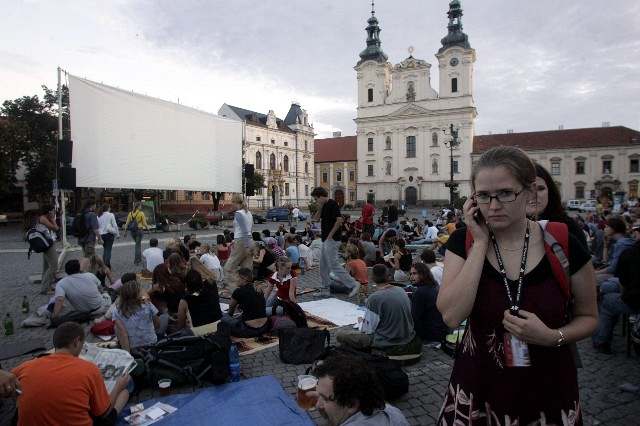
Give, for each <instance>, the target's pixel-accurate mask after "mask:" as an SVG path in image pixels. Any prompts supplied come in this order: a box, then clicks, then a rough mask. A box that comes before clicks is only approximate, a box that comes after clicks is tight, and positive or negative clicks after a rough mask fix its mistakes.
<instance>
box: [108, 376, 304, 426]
mask: <svg viewBox="0 0 640 426" xmlns="http://www.w3.org/2000/svg"><path fill="white" fill-rule="evenodd" d="M156 402H163V403H165V404H169V405H172V406H174V407H176V408H177V409H178V411H176V412H175V413H173V414H170V415H169V416H167V417H166V418H164V419H162V420H160V421H159V422H157V423H154V424H155V425H159V426H168V425H176V426H186V425H190V426H191V425H225V426H227V425H228V426H233V425H252V426H258V425H265V426H274V425H313V424H314V423H313V422H312V421H311V419H310V418H309V416H308V415H307V413H306V412H305V411H304V410H302V409H301V408H300V407H298V405H297V404H296V402H295V401H294V400H293V398H291V396H290V395H288V394H287V393H286V392H285V391H284V389H282V386H281V385H280V383H279V382H278V380H277V379H276V378H275V377H273V376H264V377H257V378H255V379H248V380H242V381H240V382H237V383H228V384H226V385H222V386H213V387H209V388H205V389H200V390H198V391H197V392H194V393H190V394H180V395H170V396H167V397H164V398H158V399H151V400H147V401H144V407H145V408H148V407H150V406H152V405H153V404H155V403H156ZM129 414H130V413H129V409H128V408H126V409H124V410H123V412H122V414H121V415H120V418H119V419H118V425H122V426H125V425H127V422H125V421H124V417H125V416H128V415H129Z"/></svg>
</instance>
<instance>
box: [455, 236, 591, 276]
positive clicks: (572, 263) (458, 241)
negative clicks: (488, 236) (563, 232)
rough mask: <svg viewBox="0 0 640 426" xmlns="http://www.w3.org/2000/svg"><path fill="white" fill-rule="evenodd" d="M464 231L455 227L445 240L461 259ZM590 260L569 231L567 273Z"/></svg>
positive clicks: (463, 248)
mask: <svg viewBox="0 0 640 426" xmlns="http://www.w3.org/2000/svg"><path fill="white" fill-rule="evenodd" d="M466 232H467V228H466V227H465V228H461V229H456V230H455V231H454V233H453V234H451V237H449V240H448V241H447V250H449V251H450V252H452V253H455V254H457V255H458V256H460V257H461V258H463V259H466V258H467V253H466V251H465V246H464V245H465V238H466ZM518 256H519V255H518ZM590 260H591V255H590V254H589V252H588V251H587V249H586V247H584V246H583V245H582V243H581V242H580V241H579V240H578V239H577V238H576V237H575V236H574V235H573V234H571V233H569V273H570V274H571V275H573V274H575V273H576V272H578V271H579V270H580V269H581V268H582V267H583V266H584V265H585V264H586V263H587V262H589V261H590ZM485 261H486V259H485Z"/></svg>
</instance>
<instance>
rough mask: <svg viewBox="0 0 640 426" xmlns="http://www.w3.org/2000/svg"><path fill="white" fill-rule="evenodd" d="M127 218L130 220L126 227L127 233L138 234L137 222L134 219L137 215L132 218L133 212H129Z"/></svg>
mask: <svg viewBox="0 0 640 426" xmlns="http://www.w3.org/2000/svg"><path fill="white" fill-rule="evenodd" d="M129 217H130V218H131V220H130V221H129V224H128V225H127V231H129V232H131V234H134V235H135V234H136V233H137V232H138V220H137V219H136V217H137V215H135V216H134V215H133V212H130V213H129Z"/></svg>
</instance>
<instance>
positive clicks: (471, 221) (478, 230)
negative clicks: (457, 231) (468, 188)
mask: <svg viewBox="0 0 640 426" xmlns="http://www.w3.org/2000/svg"><path fill="white" fill-rule="evenodd" d="M462 212H463V213H464V223H465V224H466V225H467V227H468V228H469V230H470V231H471V234H472V235H473V240H474V241H478V242H488V241H489V228H488V227H487V223H486V222H485V220H484V219H480V223H478V221H476V218H475V217H474V215H475V214H476V213H478V215H480V218H482V214H481V213H480V207H479V206H478V205H477V204H476V202H475V201H474V199H473V198H469V199H468V200H467V201H465V203H464V205H463V206H462Z"/></svg>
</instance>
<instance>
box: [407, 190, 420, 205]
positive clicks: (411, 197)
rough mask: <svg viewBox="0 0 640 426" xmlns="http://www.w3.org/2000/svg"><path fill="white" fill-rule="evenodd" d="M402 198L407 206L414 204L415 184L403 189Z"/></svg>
mask: <svg viewBox="0 0 640 426" xmlns="http://www.w3.org/2000/svg"><path fill="white" fill-rule="evenodd" d="M404 200H405V203H407V205H408V206H415V205H416V204H417V203H418V190H417V189H416V187H415V186H408V187H407V189H405V190H404Z"/></svg>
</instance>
